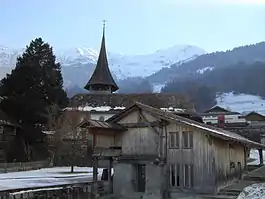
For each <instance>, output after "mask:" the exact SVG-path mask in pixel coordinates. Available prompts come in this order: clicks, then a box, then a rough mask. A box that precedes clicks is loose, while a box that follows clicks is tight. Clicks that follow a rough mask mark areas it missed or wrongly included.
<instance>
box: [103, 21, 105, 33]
mask: <svg viewBox="0 0 265 199" xmlns="http://www.w3.org/2000/svg"><path fill="white" fill-rule="evenodd" d="M105 27H106V20H105V19H104V20H103V34H104V33H105Z"/></svg>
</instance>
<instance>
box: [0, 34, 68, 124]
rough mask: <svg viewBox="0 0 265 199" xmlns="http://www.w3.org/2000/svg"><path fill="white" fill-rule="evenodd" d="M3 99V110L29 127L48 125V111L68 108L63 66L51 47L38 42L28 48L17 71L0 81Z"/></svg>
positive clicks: (38, 39) (18, 60)
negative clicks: (55, 107)
mask: <svg viewBox="0 0 265 199" xmlns="http://www.w3.org/2000/svg"><path fill="white" fill-rule="evenodd" d="M0 96H2V97H3V100H2V102H1V104H0V106H1V108H2V109H3V110H4V111H6V112H7V113H8V114H9V115H11V116H13V117H14V118H15V119H17V121H18V122H19V123H20V124H25V125H29V126H36V125H42V126H43V125H45V124H46V123H47V112H46V110H47V107H49V106H53V105H57V106H59V107H61V108H62V107H64V106H66V105H67V103H68V99H67V95H66V93H65V91H64V90H63V78H62V75H61V66H60V64H59V63H56V61H55V56H54V54H53V50H52V47H50V45H49V44H48V43H45V42H44V41H43V40H42V39H41V38H37V39H35V40H33V41H31V43H30V45H29V46H26V50H25V52H24V53H23V54H22V56H20V57H18V59H17V63H16V67H15V69H14V70H12V72H11V74H8V75H7V76H6V77H5V78H4V79H2V80H1V86H0Z"/></svg>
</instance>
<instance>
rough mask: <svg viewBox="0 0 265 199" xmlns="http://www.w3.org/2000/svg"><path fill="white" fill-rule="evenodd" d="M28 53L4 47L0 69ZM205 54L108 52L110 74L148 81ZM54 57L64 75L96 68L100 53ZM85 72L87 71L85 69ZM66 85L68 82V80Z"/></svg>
mask: <svg viewBox="0 0 265 199" xmlns="http://www.w3.org/2000/svg"><path fill="white" fill-rule="evenodd" d="M99 46H100V44H99ZM24 50H25V49H19V50H14V49H9V48H7V47H1V46H0V67H11V68H13V67H14V66H15V63H16V59H17V57H18V56H19V55H21V54H22V52H23V51H24ZM205 53H206V51H204V50H203V49H201V48H199V47H197V46H191V45H175V46H172V47H170V48H167V49H161V50H158V51H156V52H154V53H150V54H145V55H123V54H117V53H111V52H108V62H109V67H110V70H111V71H112V72H113V73H114V75H115V76H116V77H117V78H118V79H125V78H128V77H139V76H140V77H146V76H149V75H151V74H153V73H155V72H157V71H159V70H160V69H162V68H163V67H170V66H171V65H172V64H175V63H184V62H187V61H190V60H192V59H195V58H196V57H198V56H200V55H202V54H205ZM54 54H55V55H56V59H57V61H59V62H60V63H61V65H62V71H63V70H64V68H65V67H81V66H82V65H84V64H88V63H89V64H96V62H97V59H98V55H99V50H94V49H91V48H87V47H78V48H71V49H66V50H59V49H55V50H54ZM84 70H87V69H86V68H84ZM85 72H86V71H84V73H85ZM73 75H74V74H73ZM65 81H66V82H67V79H66V78H65Z"/></svg>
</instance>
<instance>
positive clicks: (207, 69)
mask: <svg viewBox="0 0 265 199" xmlns="http://www.w3.org/2000/svg"><path fill="white" fill-rule="evenodd" d="M213 69H214V67H210V66H208V67H204V68H201V69H198V70H197V71H196V72H197V73H199V74H201V75H202V74H203V73H205V72H207V71H212V70H213Z"/></svg>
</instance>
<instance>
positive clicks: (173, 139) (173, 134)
mask: <svg viewBox="0 0 265 199" xmlns="http://www.w3.org/2000/svg"><path fill="white" fill-rule="evenodd" d="M173 147H175V133H170V148H173Z"/></svg>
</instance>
